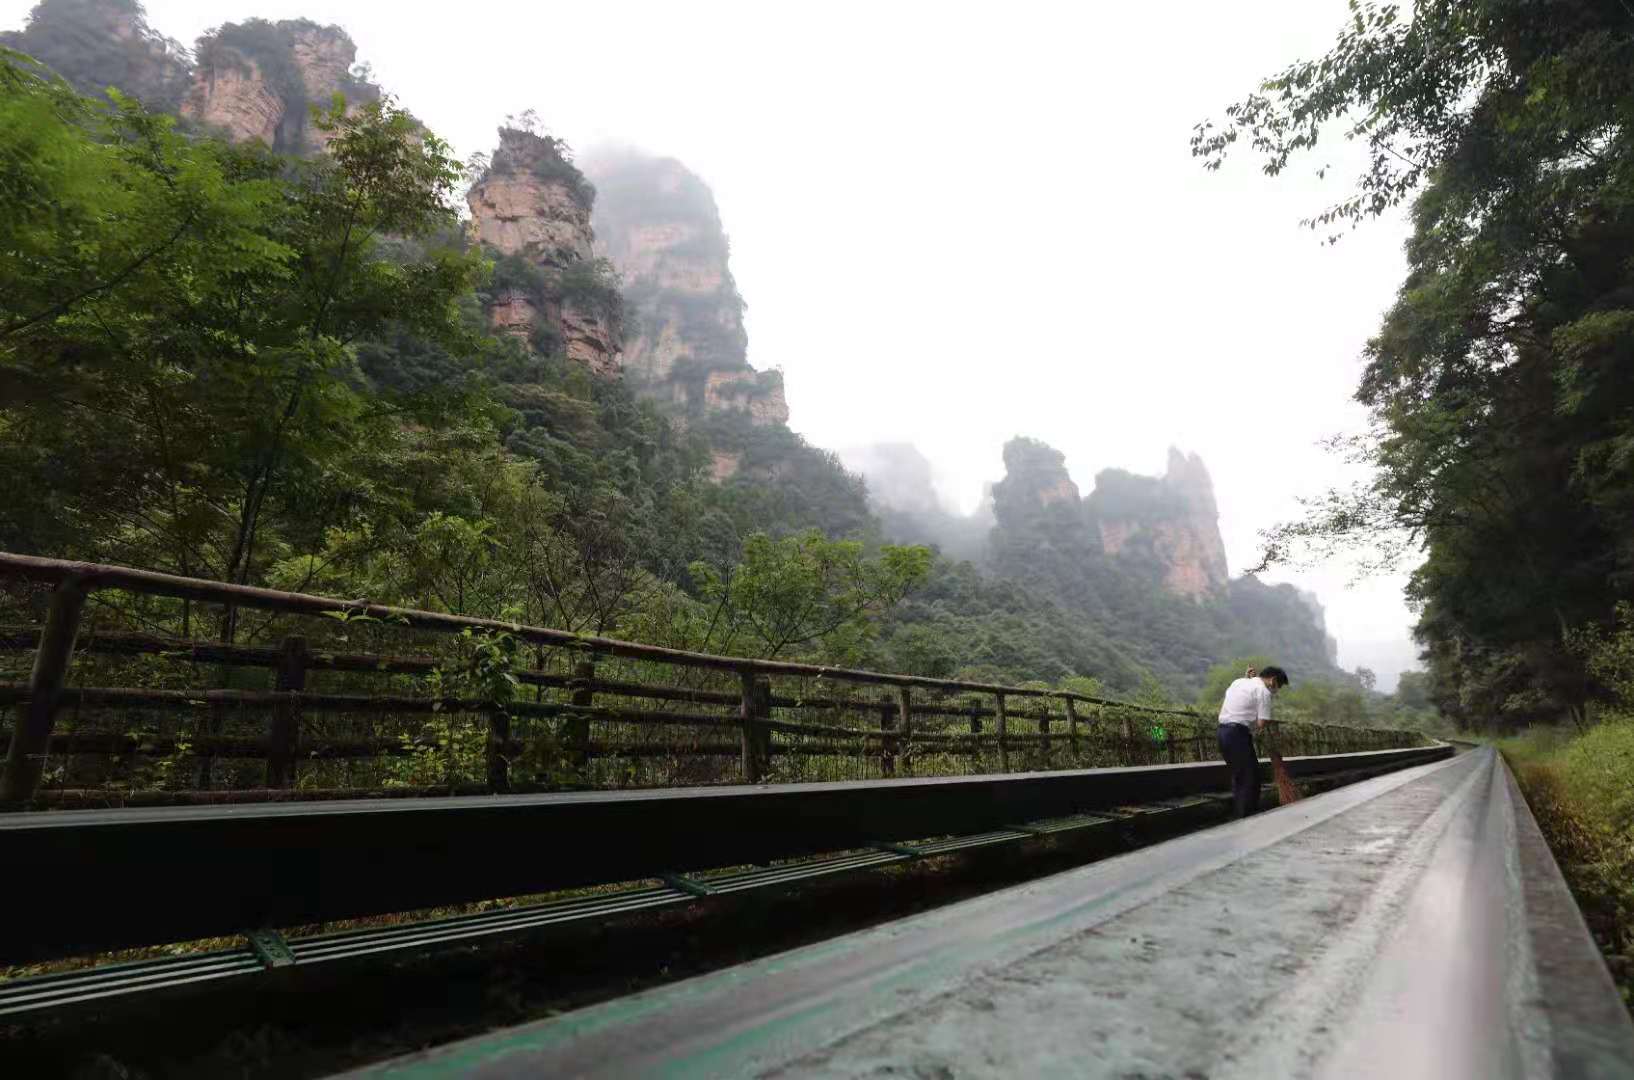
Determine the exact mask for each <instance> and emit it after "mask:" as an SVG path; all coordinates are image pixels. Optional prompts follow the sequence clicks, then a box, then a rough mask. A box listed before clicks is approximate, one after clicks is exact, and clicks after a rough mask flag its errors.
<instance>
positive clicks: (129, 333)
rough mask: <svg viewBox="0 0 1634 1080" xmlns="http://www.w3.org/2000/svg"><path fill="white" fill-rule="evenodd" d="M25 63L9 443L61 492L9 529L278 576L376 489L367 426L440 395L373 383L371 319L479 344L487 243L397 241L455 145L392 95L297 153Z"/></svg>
mask: <svg viewBox="0 0 1634 1080" xmlns="http://www.w3.org/2000/svg"><path fill="white" fill-rule="evenodd" d="M4 77H5V78H6V79H7V80H8V82H10V83H11V84H12V85H16V86H19V87H20V88H21V90H22V92H21V93H17V94H12V95H8V96H7V98H6V99H5V102H4V104H3V105H0V125H4V126H5V127H6V128H7V129H8V130H12V131H16V132H18V134H19V136H20V137H19V139H18V142H19V144H20V145H22V146H24V147H26V148H27V149H26V152H25V153H24V154H22V155H19V157H18V159H17V164H18V168H16V169H15V170H14V171H13V172H12V177H13V179H12V181H11V184H12V186H13V190H15V191H17V192H18V193H19V194H20V195H21V196H22V197H21V198H18V199H16V200H8V201H7V203H6V206H5V208H4V209H3V211H0V236H4V237H6V238H7V241H8V243H13V244H15V246H14V248H13V250H16V251H19V252H22V253H24V257H22V258H18V259H12V260H7V261H6V263H5V265H4V267H3V268H0V293H3V294H4V295H6V296H7V297H8V305H7V311H6V313H5V318H6V321H5V322H4V323H0V379H3V380H4V384H5V386H6V387H7V389H8V393H7V394H6V395H5V400H6V402H7V404H6V407H5V410H4V412H3V413H0V461H3V462H4V464H5V468H4V470H3V471H4V474H5V475H6V478H7V479H6V483H7V484H8V485H16V487H15V489H14V490H15V491H16V492H17V493H18V494H19V495H20V494H21V492H23V491H26V490H28V489H30V488H32V489H33V490H34V491H40V492H49V493H50V500H49V502H47V504H46V505H44V506H42V505H41V500H40V499H38V498H37V497H19V498H17V499H15V500H12V501H8V505H7V507H6V509H5V510H4V511H0V536H3V537H4V539H5V540H6V542H7V544H8V546H16V547H21V548H22V549H24V550H30V549H32V550H48V551H51V552H52V553H72V554H79V555H85V556H89V557H97V558H105V559H110V560H112V561H118V562H127V563H134V564H137V565H149V566H158V567H161V568H164V569H169V570H175V571H177V572H180V573H184V574H201V575H204V576H213V577H218V578H221V579H225V580H232V581H250V580H254V579H255V578H256V577H258V576H259V574H260V572H261V569H262V568H264V567H265V566H267V565H269V564H270V562H271V561H274V560H276V559H278V558H280V557H282V555H283V554H284V553H285V552H286V550H287V548H288V545H290V544H300V543H303V542H305V540H304V539H303V538H307V539H309V538H314V537H315V536H316V535H318V534H321V532H322V530H323V528H324V527H325V526H326V525H328V524H330V523H332V522H335V521H337V520H339V519H342V518H344V517H345V516H346V515H347V514H348V513H349V512H350V510H351V509H353V508H355V507H356V505H357V503H358V501H359V499H358V496H359V494H360V488H359V484H358V478H357V477H356V475H355V474H354V473H353V472H352V470H353V468H354V467H356V466H357V464H358V460H359V459H358V448H359V447H362V446H368V445H369V444H371V443H372V442H374V441H377V440H382V439H387V438H389V437H390V436H391V433H393V432H395V431H396V430H398V429H399V428H400V426H401V425H402V423H403V422H404V420H405V419H408V418H410V417H418V418H420V419H422V420H430V419H433V417H434V415H438V414H440V410H437V409H432V406H431V405H430V404H429V403H421V404H425V405H426V408H427V409H432V411H431V412H425V411H420V410H419V409H418V408H417V406H416V403H414V402H411V401H406V400H405V401H401V402H397V403H392V402H390V401H387V400H384V399H378V398H377V397H376V396H375V395H372V394H369V393H366V392H364V391H363V389H362V380H361V379H360V378H359V376H358V371H357V367H356V364H355V353H354V351H353V350H354V345H355V343H356V342H357V341H358V340H359V339H362V338H366V337H369V336H373V335H380V334H385V333H387V332H389V331H391V330H393V329H399V330H404V331H407V332H412V333H413V334H415V335H416V336H417V337H419V338H421V339H423V340H426V341H429V342H434V343H437V344H438V345H440V346H442V347H444V348H446V349H448V350H450V352H451V355H453V356H461V355H465V356H471V355H474V353H475V350H476V342H475V340H474V338H473V337H472V335H471V334H470V329H469V326H468V325H467V324H466V322H465V321H464V319H463V317H462V312H461V309H460V305H459V302H458V300H459V297H461V296H462V295H464V294H466V293H468V292H469V290H470V288H471V283H472V281H473V279H474V276H475V274H476V272H477V269H478V266H479V264H478V263H477V261H476V260H474V259H473V258H471V257H468V256H465V255H463V254H460V253H458V252H454V251H447V250H442V251H427V252H426V253H424V255H423V257H421V258H419V259H416V260H413V261H408V262H401V261H389V260H386V259H383V258H381V257H380V256H379V254H378V246H379V239H378V238H379V237H380V236H381V235H382V234H394V235H397V236H400V237H405V238H409V239H414V238H417V237H426V236H429V235H431V234H433V233H434V232H435V231H436V230H437V229H439V228H441V227H443V226H445V225H446V224H447V223H450V222H451V221H452V219H453V215H452V209H451V206H450V196H451V194H452V190H453V185H454V183H455V181H456V180H457V179H458V176H459V170H458V167H457V164H456V163H455V162H453V161H452V160H451V159H450V158H449V157H448V156H447V153H446V148H445V147H444V146H443V144H442V143H441V142H440V141H438V140H437V139H436V138H435V137H434V136H429V135H427V134H425V133H424V132H422V131H420V130H419V128H418V126H417V125H416V124H414V123H413V122H412V121H411V120H410V119H409V118H408V117H407V116H406V114H404V113H402V112H400V111H399V110H397V109H396V108H395V107H394V106H393V105H392V104H391V103H390V102H381V103H376V104H373V105H370V106H367V107H365V108H363V109H361V110H359V111H357V112H355V113H354V114H353V115H351V116H342V115H341V114H340V113H339V111H338V110H335V111H332V112H331V113H329V114H328V115H326V116H323V117H320V118H319V120H318V122H319V123H320V124H321V125H323V126H324V127H325V128H326V129H327V130H329V131H331V132H332V133H333V135H334V138H333V141H332V143H331V153H330V154H329V155H328V156H327V157H326V158H324V159H323V160H321V161H308V162H293V163H292V162H285V161H280V160H278V159H276V158H273V157H271V156H269V155H267V154H265V153H264V152H263V151H258V150H256V149H253V148H249V149H234V148H229V147H226V146H224V145H222V144H220V143H214V142H209V141H198V140H188V139H183V138H182V137H180V136H179V135H177V134H176V133H175V132H174V130H173V129H172V126H171V123H170V121H169V120H168V119H166V118H163V117H155V116H152V115H149V114H147V113H145V112H144V111H142V110H141V108H140V107H139V106H137V105H135V104H134V103H131V102H128V101H125V100H123V99H117V98H116V99H115V102H114V104H113V105H112V106H111V107H107V108H103V107H98V106H96V105H94V104H92V103H90V102H86V101H83V100H74V99H71V98H68V97H65V96H64V94H63V92H62V91H61V90H60V89H59V88H58V87H57V86H56V85H54V84H51V83H49V82H47V81H45V80H42V79H39V78H38V77H35V76H33V75H32V74H31V73H29V72H27V71H26V70H25V69H22V68H20V67H19V66H18V65H17V64H15V63H13V62H10V61H7V62H6V65H5V67H4ZM48 195H49V197H50V198H51V199H52V200H53V201H54V206H48V205H46V203H45V201H44V200H45V199H46V198H47V196H48ZM443 404H444V405H445V406H446V405H447V403H446V402H444V403H443Z"/></svg>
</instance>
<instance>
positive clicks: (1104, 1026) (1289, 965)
mask: <svg viewBox="0 0 1634 1080" xmlns="http://www.w3.org/2000/svg"><path fill="white" fill-rule="evenodd" d="M456 1072H457V1073H458V1074H459V1075H461V1076H469V1077H475V1078H479V1080H499V1078H509V1077H523V1076H583V1077H601V1076H607V1077H613V1076H646V1075H658V1074H662V1075H708V1076H750V1075H754V1076H760V1075H807V1074H820V1075H826V1076H827V1075H831V1076H859V1075H867V1076H873V1075H967V1074H968V1075H982V1076H1040V1075H1069V1074H1070V1075H1086V1074H1087V1075H1117V1076H1124V1075H1167V1076H1188V1075H1191V1076H1203V1075H1206V1076H1209V1077H1211V1078H1219V1080H1230V1078H1238V1077H1262V1076H1316V1077H1327V1076H1390V1077H1394V1078H1401V1080H1411V1078H1418V1077H1423V1078H1431V1077H1433V1078H1436V1080H1464V1078H1470V1080H1474V1078H1481V1080H1485V1078H1488V1077H1522V1076H1526V1077H1533V1076H1537V1077H1542V1076H1562V1077H1564V1076H1570V1077H1585V1078H1607V1080H1610V1078H1628V1077H1630V1076H1634V1024H1631V1023H1630V1021H1629V1016H1628V1013H1627V1012H1626V1010H1625V1009H1624V1008H1623V1005H1622V1002H1621V1000H1620V999H1619V998H1618V996H1617V993H1616V990H1615V988H1614V987H1613V985H1612V983H1611V979H1610V977H1609V975H1608V974H1607V972H1606V969H1605V965H1604V963H1603V962H1602V961H1601V959H1600V957H1599V955H1598V953H1597V952H1596V950H1595V948H1594V944H1593V942H1592V940H1591V939H1590V938H1589V935H1588V932H1587V930H1586V928H1585V927H1584V925H1583V921H1582V918H1581V915H1580V914H1579V913H1578V911H1577V909H1576V907H1575V905H1574V904H1573V902H1572V899H1571V897H1570V894H1569V893H1568V892H1567V890H1566V887H1565V884H1564V883H1563V881H1562V880H1561V877H1560V873H1559V870H1558V869H1557V867H1556V866H1555V864H1554V861H1553V859H1552V857H1551V856H1550V855H1549V853H1548V850H1547V848H1545V847H1544V846H1543V843H1542V839H1541V837H1540V836H1539V835H1538V832H1537V827H1536V824H1535V822H1533V820H1532V817H1531V814H1530V812H1529V811H1528V810H1527V808H1526V805H1525V803H1524V801H1523V800H1522V799H1521V798H1520V796H1519V794H1518V792H1517V790H1516V788H1515V785H1514V782H1513V780H1512V779H1511V778H1510V776H1509V775H1508V771H1507V769H1506V768H1505V766H1504V765H1503V764H1502V762H1501V760H1500V759H1498V757H1497V755H1496V754H1495V753H1494V752H1493V751H1491V750H1490V749H1483V750H1478V751H1475V752H1473V753H1468V754H1464V755H1462V756H1460V757H1458V758H1457V759H1454V760H1450V761H1444V762H1439V763H1436V764H1431V765H1426V766H1424V767H1422V768H1417V769H1410V770H1406V771H1404V772H1400V773H1396V774H1393V775H1390V776H1386V777H1381V778H1379V779H1375V780H1370V781H1366V782H1364V783H1361V784H1357V785H1354V786H1352V787H1347V788H1342V789H1340V790H1338V791H1335V792H1332V793H1330V794H1327V795H1323V796H1320V797H1318V798H1312V799H1305V800H1302V801H1301V802H1299V803H1296V804H1294V805H1293V806H1290V807H1285V808H1281V809H1278V810H1275V811H1272V812H1270V813H1266V814H1261V815H1257V816H1255V817H1252V818H1249V819H1247V820H1246V821H1241V822H1236V823H1234V824H1232V825H1229V826H1225V827H1222V828H1217V829H1210V830H1206V831H1204V832H1199V833H1194V834H1191V835H1189V836H1186V837H1183V838H1181V839H1179V840H1175V841H1172V842H1170V843H1166V844H1161V845H1157V846H1155V847H1150V848H1146V849H1143V850H1141V851H1138V852H1134V853H1132V854H1130V855H1127V856H1125V857H1122V858H1119V859H1113V860H1109V861H1106V862H1102V863H1098V864H1095V865H1093V866H1089V867H1085V868H1083V869H1079V870H1074V871H1068V872H1066V873H1063V874H1059V875H1056V876H1055V877H1053V878H1049V879H1046V880H1044V881H1038V882H1032V883H1029V884H1027V885H1025V886H1021V887H1019V888H1015V889H1010V890H1005V891H1002V892H999V893H994V894H990V895H988V896H985V897H982V898H980V899H977V900H973V901H969V902H966V903H963V904H958V905H954V906H952V907H948V908H943V909H939V910H937V911H933V912H930V913H927V914H924V915H919V916H914V917H912V918H909V919H906V920H902V921H899V922H896V923H892V924H890V925H888V926H885V927H881V928H876V929H873V930H868V931H864V932H861V933H858V934H853V935H850V936H849V937H846V938H842V939H838V940H834V941H828V942H824V943H822V944H821V945H817V946H812V947H808V948H804V949H797V950H794V951H793V952H789V953H784V954H781V955H779V956H775V957H771V958H768V959H766V960H762V961H757V962H753V963H749V964H744V965H740V966H738V967H735V968H731V969H728V970H726V971H722V972H718V973H715V974H712V975H706V976H703V977H701V978H697V979H692V980H689V981H687V982H685V983H681V984H677V985H674V986H670V987H666V988H662V989H658V990H655V991H651V992H648V993H645V994H641V995H638V996H636V997H633V998H627V999H623V1000H618V1001H613V1002H609V1003H607V1004H605V1005H600V1006H596V1007H593V1008H590V1009H585V1010H581V1011H578V1012H573V1013H568V1014H565V1015H563V1016H561V1017H558V1018H554V1019H550V1020H545V1021H542V1022H539V1023H534V1024H529V1025H525V1026H522V1027H518V1028H513V1029H510V1030H507V1031H501V1032H496V1033H491V1034H488V1035H484V1036H481V1037H479V1038H476V1039H471V1040H467V1041H465V1042H461V1043H456V1044H453V1045H450V1046H446V1047H443V1048H440V1049H436V1050H432V1051H428V1052H425V1053H421V1054H416V1055H412V1056H410V1057H408V1058H404V1059H400V1060H398V1061H394V1062H389V1063H386V1064H382V1065H379V1066H375V1067H372V1068H368V1069H364V1070H360V1071H358V1072H357V1073H353V1074H349V1075H355V1076H365V1077H388V1076H389V1077H394V1078H402V1080H413V1078H418V1077H431V1076H445V1075H450V1074H453V1073H456Z"/></svg>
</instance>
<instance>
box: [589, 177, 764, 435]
mask: <svg viewBox="0 0 1634 1080" xmlns="http://www.w3.org/2000/svg"><path fill="white" fill-rule="evenodd" d="M585 169H586V172H587V173H588V175H589V176H590V178H591V179H592V180H593V181H594V182H595V185H596V191H597V197H596V205H595V210H594V216H593V219H592V220H593V224H594V226H595V234H596V250H597V253H598V254H602V255H605V256H606V257H607V258H609V259H610V260H611V261H612V263H613V265H614V266H615V267H616V268H617V270H618V272H619V275H620V278H621V279H622V281H623V291H624V301H625V305H626V307H627V308H628V310H629V312H630V315H631V322H632V323H633V325H634V327H635V329H634V332H633V333H632V334H631V336H630V338H629V340H628V341H627V342H626V343H625V350H624V370H625V375H626V377H627V378H628V379H629V380H630V382H631V385H632V386H633V387H634V388H635V390H636V391H637V392H638V393H641V394H643V395H645V396H647V397H651V398H655V399H657V400H659V401H661V402H664V403H665V404H666V405H668V406H669V407H671V408H672V409H674V410H676V411H677V412H679V413H680V414H681V416H682V417H699V416H707V415H711V414H723V413H726V414H729V413H737V414H741V415H742V416H743V417H745V418H746V419H748V420H749V422H750V423H752V424H754V425H756V426H768V425H776V424H784V423H787V422H788V418H789V407H788V401H787V399H786V398H785V397H784V392H783V377H782V375H781V374H780V373H779V372H777V371H756V370H755V369H754V368H753V367H751V366H750V364H749V360H748V349H749V337H748V334H747V333H746V332H745V331H744V327H743V311H744V303H743V297H742V296H741V295H739V293H738V287H737V283H736V282H735V281H734V280H733V278H732V271H731V267H730V265H729V261H728V260H729V255H730V247H729V245H728V243H727V239H726V232H725V229H724V228H723V227H722V225H721V217H720V210H719V208H718V207H717V206H716V204H715V196H714V193H713V192H711V191H710V189H709V185H707V184H705V183H704V182H703V180H702V179H701V178H699V177H698V176H697V174H695V173H693V172H692V171H691V170H690V169H688V168H687V167H686V166H685V165H683V164H681V163H680V162H679V161H676V160H675V159H674V158H664V157H654V156H652V155H649V154H644V153H641V152H639V151H634V150H630V149H623V148H621V149H604V150H601V151H599V152H598V153H595V154H592V155H590V156H589V157H588V158H587V161H586V165H585Z"/></svg>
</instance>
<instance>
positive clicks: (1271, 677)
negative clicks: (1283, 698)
mask: <svg viewBox="0 0 1634 1080" xmlns="http://www.w3.org/2000/svg"><path fill="white" fill-rule="evenodd" d="M1260 681H1261V682H1263V683H1264V684H1265V688H1266V689H1267V690H1269V691H1271V692H1272V693H1273V694H1274V693H1276V692H1277V691H1278V690H1281V689H1282V688H1283V687H1284V686H1287V685H1288V673H1287V672H1286V671H1283V670H1282V669H1281V668H1279V667H1277V666H1276V665H1275V664H1269V665H1267V666H1265V667H1263V668H1261V669H1260Z"/></svg>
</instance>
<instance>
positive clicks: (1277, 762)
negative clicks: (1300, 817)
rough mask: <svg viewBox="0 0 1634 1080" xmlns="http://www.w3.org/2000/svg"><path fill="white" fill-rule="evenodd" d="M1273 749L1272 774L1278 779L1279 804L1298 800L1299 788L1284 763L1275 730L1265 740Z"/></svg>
mask: <svg viewBox="0 0 1634 1080" xmlns="http://www.w3.org/2000/svg"><path fill="white" fill-rule="evenodd" d="M1265 743H1266V746H1267V747H1268V748H1269V749H1270V751H1271V775H1272V776H1274V777H1276V781H1277V805H1278V806H1287V805H1288V804H1289V803H1291V802H1297V801H1298V800H1299V798H1300V795H1299V788H1298V787H1296V786H1294V778H1293V777H1292V776H1289V775H1288V766H1286V765H1284V764H1283V763H1282V751H1281V750H1279V749H1277V736H1276V733H1275V732H1274V731H1273V732H1271V733H1270V734H1269V735H1268V736H1267V737H1266V740H1265Z"/></svg>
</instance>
